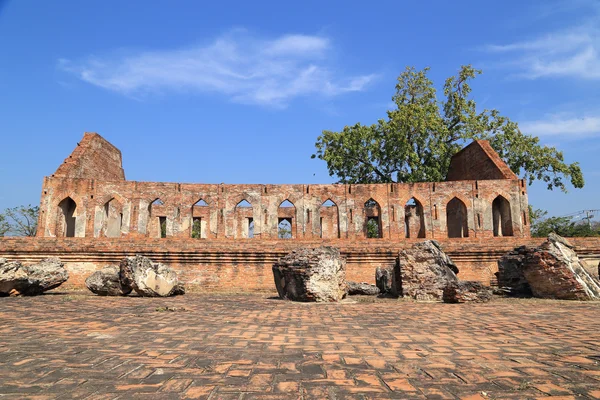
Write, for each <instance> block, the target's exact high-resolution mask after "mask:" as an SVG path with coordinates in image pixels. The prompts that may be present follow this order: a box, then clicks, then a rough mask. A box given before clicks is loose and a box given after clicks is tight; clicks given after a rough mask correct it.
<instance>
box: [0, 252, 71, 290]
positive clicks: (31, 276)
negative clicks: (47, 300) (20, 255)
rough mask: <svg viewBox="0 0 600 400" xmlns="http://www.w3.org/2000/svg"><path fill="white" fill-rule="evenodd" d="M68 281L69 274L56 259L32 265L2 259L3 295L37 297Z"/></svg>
mask: <svg viewBox="0 0 600 400" xmlns="http://www.w3.org/2000/svg"><path fill="white" fill-rule="evenodd" d="M67 279H69V273H68V272H67V270H66V269H65V267H64V265H63V263H62V262H61V261H60V259H58V258H56V257H53V258H46V259H44V260H42V261H41V262H39V263H36V264H31V265H22V264H21V263H20V262H18V261H13V262H8V261H6V259H3V258H0V293H1V294H3V295H8V294H21V295H24V296H35V295H39V294H42V293H43V292H46V291H48V290H52V289H54V288H57V287H58V286H60V285H61V284H62V283H63V282H65V281H66V280H67Z"/></svg>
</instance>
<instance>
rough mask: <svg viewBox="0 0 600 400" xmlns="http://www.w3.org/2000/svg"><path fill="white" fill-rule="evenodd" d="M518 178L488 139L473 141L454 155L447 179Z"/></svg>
mask: <svg viewBox="0 0 600 400" xmlns="http://www.w3.org/2000/svg"><path fill="white" fill-rule="evenodd" d="M490 179H518V178H517V176H516V175H515V173H514V172H512V171H511V169H510V168H509V167H508V165H506V163H505V162H504V161H502V159H501V158H500V156H499V155H498V153H496V151H494V149H492V146H490V144H489V142H488V141H487V140H475V141H474V142H473V143H471V144H470V145H468V146H467V147H465V148H464V149H462V150H461V151H459V152H458V153H456V154H455V155H454V156H452V161H450V168H449V170H448V176H447V178H446V180H447V181H466V180H473V181H477V180H490Z"/></svg>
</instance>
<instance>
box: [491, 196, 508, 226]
mask: <svg viewBox="0 0 600 400" xmlns="http://www.w3.org/2000/svg"><path fill="white" fill-rule="evenodd" d="M492 221H493V227H494V236H513V226H512V215H511V212H510V202H509V201H508V200H506V198H504V196H498V197H496V198H495V199H494V201H493V202H492Z"/></svg>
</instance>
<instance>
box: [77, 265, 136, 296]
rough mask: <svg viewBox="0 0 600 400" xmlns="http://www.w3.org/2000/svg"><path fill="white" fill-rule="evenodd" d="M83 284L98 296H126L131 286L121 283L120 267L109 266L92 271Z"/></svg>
mask: <svg viewBox="0 0 600 400" xmlns="http://www.w3.org/2000/svg"><path fill="white" fill-rule="evenodd" d="M85 286H86V287H87V288H88V289H89V290H90V291H91V292H92V293H95V294H97V295H99V296H126V295H128V294H129V293H131V290H132V289H131V286H127V285H123V284H122V283H121V279H120V269H119V267H117V266H110V267H106V268H103V269H101V270H99V271H96V272H94V273H93V274H92V275H90V276H89V277H88V278H87V279H86V280H85Z"/></svg>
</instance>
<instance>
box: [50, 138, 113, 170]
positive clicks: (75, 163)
mask: <svg viewBox="0 0 600 400" xmlns="http://www.w3.org/2000/svg"><path fill="white" fill-rule="evenodd" d="M53 176H55V177H59V178H78V179H98V180H102V181H123V180H125V172H124V171H123V164H122V159H121V151H120V150H119V149H117V148H116V147H115V146H113V145H112V144H111V143H110V142H108V141H107V140H106V139H104V138H103V137H102V136H100V135H98V134H97V133H93V132H86V133H84V134H83V139H82V140H81V142H79V143H78V144H77V147H76V148H75V150H73V152H72V153H71V155H70V156H69V157H67V158H66V159H65V161H64V162H63V163H62V164H61V165H60V166H59V167H58V169H57V170H56V172H55V173H54V175H53Z"/></svg>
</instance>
